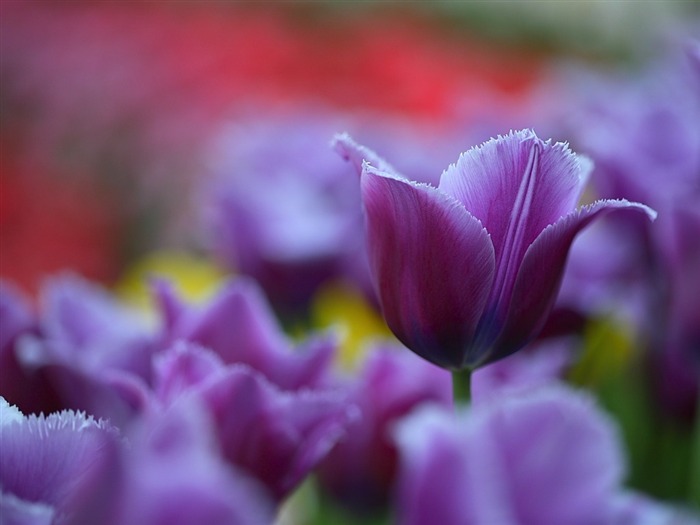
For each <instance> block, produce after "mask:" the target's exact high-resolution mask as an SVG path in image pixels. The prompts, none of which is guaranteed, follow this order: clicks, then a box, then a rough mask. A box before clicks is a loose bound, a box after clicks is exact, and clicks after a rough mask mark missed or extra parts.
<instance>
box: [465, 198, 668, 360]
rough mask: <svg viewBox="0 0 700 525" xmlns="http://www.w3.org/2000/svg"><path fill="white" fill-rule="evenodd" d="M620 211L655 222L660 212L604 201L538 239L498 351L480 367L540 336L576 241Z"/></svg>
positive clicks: (576, 213) (574, 214)
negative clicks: (639, 214)
mask: <svg viewBox="0 0 700 525" xmlns="http://www.w3.org/2000/svg"><path fill="white" fill-rule="evenodd" d="M616 210H628V211H636V212H643V213H646V214H647V216H648V217H649V219H651V220H654V219H655V218H656V212H655V211H654V210H652V209H651V208H649V207H648V206H645V205H644V204H639V203H636V202H629V201H626V200H601V201H596V202H595V203H593V204H591V205H590V206H584V207H582V208H579V209H578V210H575V211H573V212H571V213H570V214H568V215H567V216H566V217H563V218H561V219H560V220H558V221H557V222H556V223H554V224H553V225H551V226H548V227H547V228H545V230H544V231H543V232H542V233H541V234H540V236H539V237H537V239H536V240H535V242H534V243H533V244H532V246H530V248H529V249H528V250H527V252H526V254H525V257H524V259H523V262H522V265H521V267H520V270H519V272H518V275H517V278H516V281H515V284H514V287H513V297H512V301H511V304H510V308H509V310H508V314H507V316H506V319H505V324H504V326H503V329H502V331H501V336H500V338H499V339H498V341H496V343H495V344H494V349H495V351H494V352H493V353H491V354H489V355H488V356H485V357H486V358H485V359H484V360H483V361H481V362H480V363H479V365H483V364H486V363H489V362H492V361H495V360H497V359H501V358H503V357H506V356H507V355H510V354H512V353H513V352H515V351H517V350H518V349H520V348H522V347H523V346H524V345H525V344H527V343H528V342H529V341H530V340H531V339H532V338H534V337H535V336H536V335H537V333H538V332H539V331H540V329H541V328H542V325H543V324H544V322H545V320H546V317H547V315H548V314H549V312H550V311H551V308H552V306H553V304H554V301H555V300H556V296H557V292H558V290H559V285H560V284H561V280H562V276H563V274H564V268H565V266H566V258H567V256H568V253H569V248H570V247H571V244H572V242H573V241H574V238H575V237H576V235H577V234H578V233H579V232H580V231H581V230H583V229H584V228H585V227H586V226H588V225H589V224H590V223H591V222H592V221H593V220H595V219H597V218H599V217H601V216H603V215H605V214H607V213H610V212H612V211H616Z"/></svg>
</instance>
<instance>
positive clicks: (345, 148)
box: [331, 133, 402, 176]
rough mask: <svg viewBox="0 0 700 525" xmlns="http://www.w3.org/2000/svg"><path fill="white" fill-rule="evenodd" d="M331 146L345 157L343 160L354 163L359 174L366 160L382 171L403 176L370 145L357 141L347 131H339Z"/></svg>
mask: <svg viewBox="0 0 700 525" xmlns="http://www.w3.org/2000/svg"><path fill="white" fill-rule="evenodd" d="M331 146H332V147H333V149H334V150H335V151H336V153H338V154H339V155H340V156H341V157H342V158H343V160H345V161H347V162H349V163H350V164H352V166H353V168H355V170H356V171H357V174H358V175H361V174H362V165H363V163H364V162H365V161H366V162H369V163H370V164H371V165H372V166H374V167H375V168H377V169H378V170H380V171H384V172H386V173H391V174H392V175H396V176H402V175H400V174H399V172H398V171H396V169H395V168H394V167H393V166H392V165H391V164H389V163H388V162H387V161H386V160H384V159H383V158H382V157H380V156H379V155H377V154H376V153H375V152H374V151H372V150H371V149H369V148H368V147H366V146H362V145H361V144H358V143H357V142H355V141H354V140H353V139H352V137H350V135H348V134H347V133H339V134H337V135H336V136H335V137H333V142H332V143H331Z"/></svg>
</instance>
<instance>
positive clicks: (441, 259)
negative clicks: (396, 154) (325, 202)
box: [361, 164, 494, 369]
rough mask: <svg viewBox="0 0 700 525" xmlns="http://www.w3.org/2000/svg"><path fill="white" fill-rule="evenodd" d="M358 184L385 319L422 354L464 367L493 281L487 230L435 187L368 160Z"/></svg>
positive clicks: (444, 364)
mask: <svg viewBox="0 0 700 525" xmlns="http://www.w3.org/2000/svg"><path fill="white" fill-rule="evenodd" d="M361 185H362V196H363V201H364V204H365V211H366V216H367V221H366V225H367V232H368V233H367V237H368V249H369V259H370V264H371V266H372V269H373V275H374V279H375V287H376V289H377V292H378V295H379V298H380V301H381V304H382V309H383V312H384V317H385V319H386V321H387V324H388V325H389V327H390V328H391V329H392V331H393V332H394V334H396V336H397V337H398V338H399V339H400V340H401V341H402V342H403V343H404V344H405V345H406V346H408V347H409V348H410V349H411V350H413V351H414V352H416V353H417V354H418V355H420V356H421V357H423V358H425V359H427V360H428V361H431V362H432V363H434V364H436V365H438V366H442V367H445V368H455V369H459V368H461V367H462V366H463V363H462V360H463V355H464V348H465V346H467V345H468V344H469V343H470V342H471V339H472V337H473V335H474V332H475V330H476V326H477V323H478V321H479V318H480V317H481V315H482V313H483V309H484V307H485V305H486V301H487V298H488V295H489V292H490V290H491V284H492V281H493V274H494V251H493V245H492V244H491V240H490V239H489V235H488V233H487V232H486V230H484V228H483V227H482V225H481V223H480V222H479V221H478V220H477V219H476V218H474V216H472V215H471V214H470V213H469V212H468V211H467V210H465V209H464V207H463V206H462V205H460V204H459V203H458V202H457V201H455V200H454V199H452V198H451V197H450V196H449V195H445V194H443V193H441V192H440V191H438V190H437V189H435V188H433V187H431V186H428V185H424V184H418V183H414V182H410V181H407V180H405V179H401V178H398V177H396V176H394V175H392V174H390V173H384V172H380V171H378V170H376V169H375V168H373V167H372V166H370V165H369V164H365V165H364V168H363V172H362V179H361Z"/></svg>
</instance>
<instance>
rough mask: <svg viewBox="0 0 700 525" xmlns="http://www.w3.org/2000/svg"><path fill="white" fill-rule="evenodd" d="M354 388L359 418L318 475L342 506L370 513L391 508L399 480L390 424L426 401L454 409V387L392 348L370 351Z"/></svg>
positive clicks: (442, 375) (444, 376) (432, 369)
mask: <svg viewBox="0 0 700 525" xmlns="http://www.w3.org/2000/svg"><path fill="white" fill-rule="evenodd" d="M350 388H351V393H350V397H349V400H350V402H352V403H354V404H355V405H357V407H358V408H359V410H360V417H359V418H357V419H356V420H355V421H353V422H352V423H351V424H350V425H349V426H348V429H347V433H346V435H345V437H344V438H343V439H342V440H341V441H340V442H339V443H338V444H337V445H336V446H335V447H334V448H333V450H332V451H331V453H330V454H329V455H328V456H327V457H326V458H325V459H324V460H323V462H322V463H321V465H320V468H319V470H318V476H319V480H320V482H321V485H322V487H323V488H324V491H325V492H326V493H328V494H330V495H331V496H332V497H333V498H334V499H335V500H336V501H338V502H339V503H341V504H342V505H343V506H344V508H346V509H348V510H349V511H352V512H354V513H355V514H359V515H363V514H364V515H371V514H372V513H375V512H378V511H381V510H382V509H383V508H385V506H386V505H387V504H388V501H389V496H390V493H391V491H392V490H393V486H394V481H395V478H396V471H397V468H398V452H397V450H396V447H395V445H394V443H393V440H392V438H391V433H390V431H391V429H392V426H393V425H394V424H395V423H396V422H397V421H399V420H401V419H403V418H404V417H406V416H407V415H408V414H410V413H411V412H412V411H413V410H414V409H415V408H416V407H418V406H419V405H421V404H423V403H429V402H430V403H438V404H441V405H443V406H451V404H452V403H451V398H452V388H451V384H450V376H449V374H448V373H447V372H445V371H444V370H441V369H439V368H436V367H434V366H431V365H430V364H429V363H426V362H425V361H423V360H421V359H419V358H418V357H417V356H415V355H412V354H411V353H410V352H405V351H402V349H401V348H400V347H396V348H394V347H391V346H388V345H387V346H379V347H377V348H374V349H373V350H372V351H371V352H370V353H368V356H367V361H366V362H365V364H364V366H363V367H362V370H361V371H360V372H359V377H357V378H356V379H355V381H354V382H353V384H352V385H351V387H350Z"/></svg>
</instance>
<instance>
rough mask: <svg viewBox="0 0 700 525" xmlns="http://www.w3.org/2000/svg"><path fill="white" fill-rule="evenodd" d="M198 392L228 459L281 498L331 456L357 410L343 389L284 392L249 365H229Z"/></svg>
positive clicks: (199, 388) (200, 387)
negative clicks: (349, 401) (332, 449)
mask: <svg viewBox="0 0 700 525" xmlns="http://www.w3.org/2000/svg"><path fill="white" fill-rule="evenodd" d="M194 393H195V395H196V396H197V397H199V398H200V399H202V400H203V404H204V406H205V408H206V410H207V412H208V413H209V414H210V415H211V416H212V419H213V421H214V426H215V429H216V436H217V438H218V441H219V442H220V443H221V447H222V451H223V455H224V457H225V458H226V459H227V460H228V461H229V462H231V463H232V464H233V465H236V466H237V467H240V468H241V469H243V470H244V471H246V472H248V473H249V474H251V475H252V476H253V477H255V478H256V479H257V480H259V481H261V482H262V483H263V484H264V485H265V486H266V487H267V488H268V490H269V491H270V493H271V494H272V495H273V496H274V497H275V498H276V499H277V500H278V501H281V500H282V499H283V498H284V497H286V496H287V495H288V494H289V493H290V492H291V491H292V490H293V489H294V488H296V486H297V485H298V484H299V483H300V482H301V481H302V480H303V479H304V478H305V477H306V476H307V475H308V474H309V473H310V472H311V471H312V470H313V469H314V468H315V467H316V466H317V465H318V463H319V462H320V461H321V460H322V459H323V458H324V457H325V456H326V454H328V452H329V451H330V450H331V448H332V447H333V446H334V445H335V443H336V442H337V441H338V440H339V439H340V438H341V437H342V436H343V435H344V433H345V429H346V427H347V425H348V424H349V423H350V422H351V421H352V420H353V419H354V418H355V411H356V409H355V407H354V406H353V405H350V404H349V403H347V399H346V394H345V393H343V392H341V391H314V390H303V391H300V392H284V391H281V390H279V389H278V388H277V387H276V386H275V385H273V384H271V383H269V382H268V381H267V380H265V378H264V377H262V376H261V375H260V374H258V373H257V372H255V371H254V370H251V369H250V368H249V367H247V366H244V365H231V366H228V367H226V369H225V370H224V371H223V372H222V373H221V374H215V375H212V376H210V377H209V378H208V379H207V380H205V381H204V382H203V383H202V384H201V385H199V386H198V387H197V388H195V389H194ZM184 399H186V398H184Z"/></svg>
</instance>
